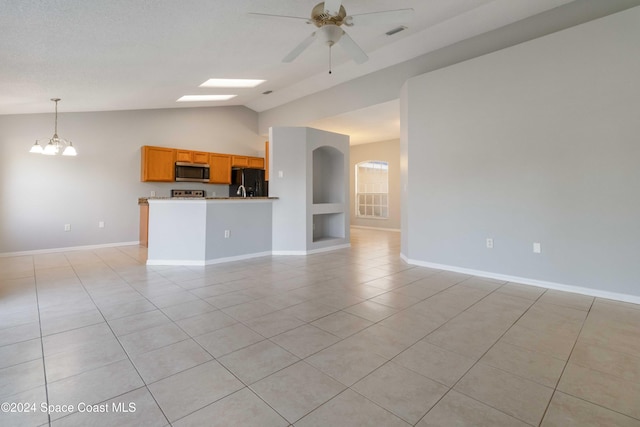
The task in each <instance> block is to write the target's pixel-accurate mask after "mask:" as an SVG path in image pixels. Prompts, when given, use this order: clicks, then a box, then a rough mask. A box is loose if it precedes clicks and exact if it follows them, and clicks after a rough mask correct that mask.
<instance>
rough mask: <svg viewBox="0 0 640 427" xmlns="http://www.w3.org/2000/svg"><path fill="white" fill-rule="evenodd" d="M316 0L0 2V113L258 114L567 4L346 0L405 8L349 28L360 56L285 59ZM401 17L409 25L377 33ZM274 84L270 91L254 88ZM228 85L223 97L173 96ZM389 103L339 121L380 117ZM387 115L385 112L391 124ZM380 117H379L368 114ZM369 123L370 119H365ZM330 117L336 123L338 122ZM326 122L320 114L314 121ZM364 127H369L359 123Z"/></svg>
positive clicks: (352, 6) (316, 50)
mask: <svg viewBox="0 0 640 427" xmlns="http://www.w3.org/2000/svg"><path fill="white" fill-rule="evenodd" d="M317 3H318V1H317V0H186V1H176V0H109V1H103V0H51V1H42V0H20V1H16V0H0V29H1V33H2V34H1V36H0V114H23V113H39V112H51V111H52V105H51V101H49V99H50V98H52V97H59V98H62V101H61V102H60V111H61V112H69V111H75V112H79V111H108V110H131V109H154V108H179V107H194V106H228V105H245V106H247V107H248V108H251V109H253V110H255V111H258V112H261V111H264V110H268V109H270V108H273V107H277V106H279V105H282V104H285V103H287V102H290V101H292V100H295V99H297V98H300V97H302V96H306V95H309V94H313V93H315V92H317V91H321V90H323V89H327V88H329V87H332V86H335V85H337V84H339V83H343V82H346V81H349V80H351V79H354V78H357V77H360V76H363V75H365V74H368V73H371V72H374V71H377V70H380V69H383V68H386V67H389V66H392V65H394V64H397V63H400V62H404V61H407V60H409V59H411V58H415V57H417V56H420V55H424V54H426V53H429V52H431V51H434V50H436V49H440V48H442V47H446V46H448V45H451V44H453V43H456V42H459V41H461V40H464V39H468V38H470V37H473V36H476V35H479V34H482V33H486V32H488V31H491V30H494V29H496V28H499V27H502V26H505V25H508V24H511V23H513V22H516V21H519V20H522V19H525V18H527V17H530V16H532V15H536V14H539V13H541V12H544V11H547V10H550V9H553V8H556V7H559V6H562V5H563V4H566V3H570V0H393V1H392V0H344V1H343V2H342V4H343V6H344V7H345V9H346V10H347V14H349V15H357V14H363V13H369V12H377V11H384V10H390V9H400V8H412V9H414V11H415V13H414V15H413V18H412V19H411V20H410V21H408V22H391V21H390V22H384V23H379V24H370V25H354V26H353V27H346V31H347V32H348V34H349V35H350V36H351V37H352V38H353V40H355V41H356V43H358V44H359V45H360V46H361V47H362V48H363V49H364V51H365V52H366V53H367V54H368V55H369V60H368V61H367V62H365V63H364V64H361V65H358V64H356V63H355V62H354V61H353V60H351V59H350V58H349V57H348V56H347V55H346V54H345V52H344V51H343V49H341V48H340V47H339V46H338V47H334V48H333V49H332V52H331V55H332V64H333V66H332V69H333V73H332V74H331V75H330V74H329V73H328V70H329V49H328V47H327V46H324V45H322V44H321V43H320V42H315V43H314V44H313V45H311V46H310V47H309V48H308V49H306V50H305V51H304V52H303V53H302V54H301V55H300V56H299V57H298V58H297V59H296V60H295V61H294V62H292V63H283V62H282V58H283V57H284V56H285V55H286V54H287V53H288V52H290V51H291V50H292V49H293V48H294V47H295V46H296V45H297V44H298V43H299V42H301V41H302V40H303V39H304V38H305V37H307V36H308V35H309V34H310V33H312V32H313V31H314V29H315V27H314V26H313V25H309V24H306V23H305V22H304V20H294V19H266V18H258V17H255V16H252V15H250V12H256V13H266V14H278V15H290V16H299V17H308V16H309V15H310V12H311V9H312V8H313V7H314V5H316V4H317ZM398 25H404V26H406V27H407V29H406V30H404V31H402V32H399V33H397V34H395V35H392V36H388V35H386V34H385V32H387V31H389V30H391V29H393V28H395V27H398ZM209 78H252V79H265V80H266V82H265V83H263V84H262V85H260V86H258V87H256V88H249V89H211V88H209V89H207V88H201V87H199V85H200V84H201V83H203V82H204V81H205V80H207V79H209ZM265 91H272V93H270V94H268V95H264V94H263V92H265ZM212 93H226V94H237V97H235V98H233V99H231V100H228V101H223V102H211V101H209V102H196V103H177V102H176V100H177V99H178V98H179V97H181V96H182V95H196V94H212ZM393 108H395V111H397V108H396V107H395V106H394V105H393V104H389V105H384V106H380V107H378V108H377V109H375V108H374V109H373V110H371V111H370V112H368V113H367V112H365V113H362V114H358V113H353V115H352V117H349V115H345V116H343V117H341V118H338V119H337V120H338V121H340V120H342V121H345V120H349V119H351V120H352V121H353V120H356V121H357V120H364V121H367V118H366V116H367V115H371V114H386V115H387V116H388V113H389V111H394V110H392V109H393ZM394 120H395V117H387V119H386V123H387V124H389V123H391V122H393V121H394ZM377 121H378V122H381V120H377ZM375 122H376V120H374V123H375ZM336 123H337V122H336ZM316 124H317V125H318V126H319V127H323V126H324V127H327V126H328V127H331V126H333V125H334V124H335V123H334V124H332V123H328V122H322V121H320V122H319V123H316ZM366 126H370V123H366Z"/></svg>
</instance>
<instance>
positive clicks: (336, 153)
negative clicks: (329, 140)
mask: <svg viewBox="0 0 640 427" xmlns="http://www.w3.org/2000/svg"><path fill="white" fill-rule="evenodd" d="M344 169H345V168H344V153H342V152H341V151H340V150H338V149H337V148H335V147H331V146H322V147H318V148H316V149H315V150H313V203H314V204H319V203H344V185H345V176H344Z"/></svg>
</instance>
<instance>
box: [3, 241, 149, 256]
mask: <svg viewBox="0 0 640 427" xmlns="http://www.w3.org/2000/svg"><path fill="white" fill-rule="evenodd" d="M139 244H140V242H139V241H137V242H118V243H104V244H101V245H86V246H70V247H68V248H51V249H35V250H32V251H21V252H4V253H0V258H7V257H12V256H25V255H42V254H50V253H59V252H72V251H84V250H92V249H104V248H115V247H117V246H137V245H139Z"/></svg>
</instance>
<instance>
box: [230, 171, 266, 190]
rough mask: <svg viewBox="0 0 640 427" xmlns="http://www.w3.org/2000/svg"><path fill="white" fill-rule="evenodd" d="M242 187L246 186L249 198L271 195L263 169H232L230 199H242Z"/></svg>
mask: <svg viewBox="0 0 640 427" xmlns="http://www.w3.org/2000/svg"><path fill="white" fill-rule="evenodd" d="M241 185H244V189H245V192H246V195H247V197H267V196H268V195H269V182H268V181H265V180H264V170H263V169H249V168H244V169H241V168H233V169H231V185H230V186H229V197H242V190H241V189H240V186H241Z"/></svg>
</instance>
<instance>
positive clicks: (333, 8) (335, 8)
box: [324, 0, 342, 15]
mask: <svg viewBox="0 0 640 427" xmlns="http://www.w3.org/2000/svg"><path fill="white" fill-rule="evenodd" d="M340 6H342V0H326V1H325V2H324V10H328V11H329V13H331V14H332V15H337V14H338V12H340Z"/></svg>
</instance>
